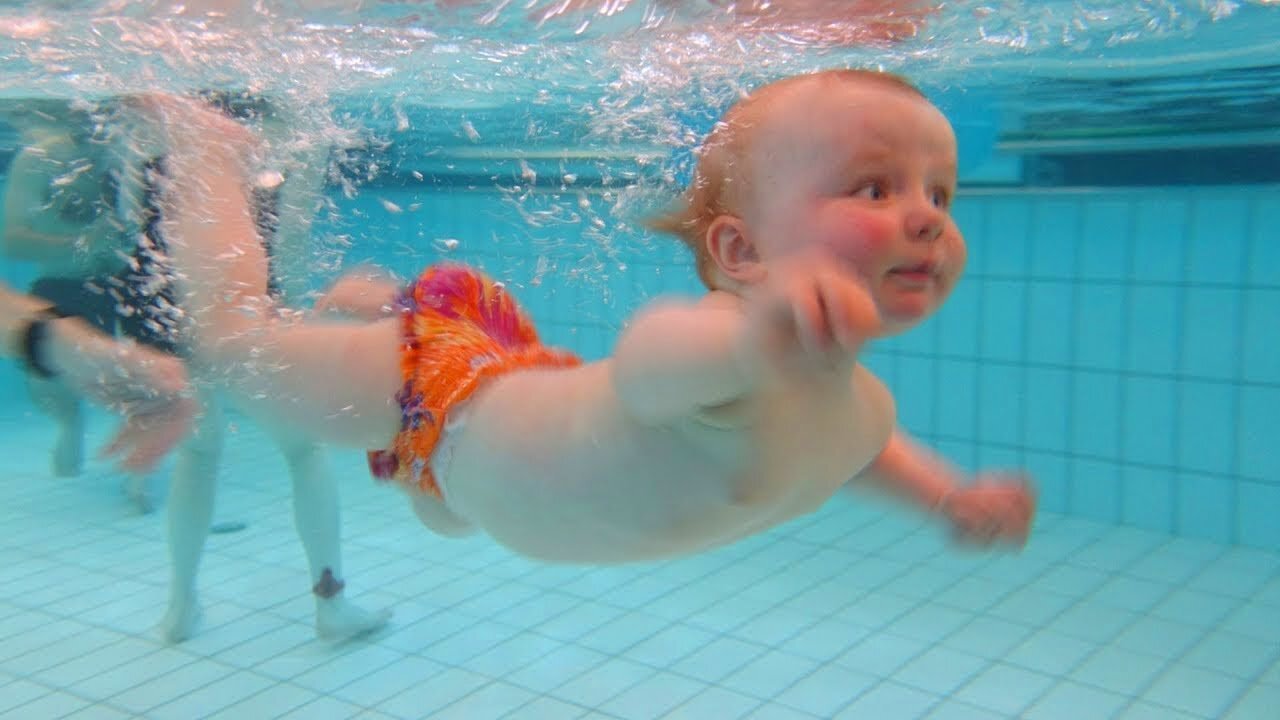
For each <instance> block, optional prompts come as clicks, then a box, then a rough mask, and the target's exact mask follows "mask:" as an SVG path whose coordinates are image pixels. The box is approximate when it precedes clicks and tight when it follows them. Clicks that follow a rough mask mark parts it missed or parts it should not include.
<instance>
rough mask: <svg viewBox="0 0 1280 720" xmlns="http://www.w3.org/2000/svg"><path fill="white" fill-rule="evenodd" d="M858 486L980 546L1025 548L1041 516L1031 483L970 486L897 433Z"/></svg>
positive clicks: (996, 481) (992, 481) (993, 481)
mask: <svg viewBox="0 0 1280 720" xmlns="http://www.w3.org/2000/svg"><path fill="white" fill-rule="evenodd" d="M851 484H852V485H855V486H857V485H870V486H873V487H876V488H878V489H881V490H884V491H886V492H888V493H889V494H890V495H893V496H895V497H897V498H899V499H901V500H904V501H906V502H907V503H909V504H911V505H913V506H915V507H917V508H919V509H921V510H922V511H924V512H927V513H930V514H938V515H941V516H943V517H944V518H946V520H947V522H948V523H950V525H951V526H952V529H953V531H954V533H955V535H956V537H957V539H958V540H960V541H962V542H966V543H970V544H975V545H990V544H992V543H995V542H1007V543H1011V544H1014V545H1019V546H1021V545H1023V544H1025V543H1026V541H1027V535H1028V534H1029V532H1030V529H1031V522H1032V520H1033V519H1034V517H1035V510H1036V498H1035V493H1034V492H1033V491H1032V489H1031V487H1030V486H1029V485H1028V484H1027V482H1026V480H1025V478H1021V477H1016V478H1013V481H1010V479H1009V478H999V477H991V476H987V477H984V478H981V479H979V481H978V482H976V483H974V484H971V485H966V484H965V483H964V480H963V475H962V473H961V472H960V471H959V470H957V469H956V468H954V467H952V466H951V465H950V464H949V463H947V462H946V461H945V460H943V459H941V458H939V457H938V456H936V455H934V454H933V453H931V452H929V451H928V450H926V449H925V448H923V447H920V446H919V445H917V444H916V443H915V442H913V441H912V440H911V439H910V438H909V437H908V436H907V435H906V433H904V432H903V431H902V430H900V429H899V430H894V432H893V434H892V435H891V436H890V438H889V443H888V444H887V445H886V446H885V449H884V450H883V451H882V452H881V453H880V455H879V457H877V458H876V459H875V461H873V462H872V463H871V465H870V466H869V467H868V468H866V469H865V470H863V471H862V472H861V473H860V474H859V475H858V476H857V477H856V478H854V480H853V482H852V483H851Z"/></svg>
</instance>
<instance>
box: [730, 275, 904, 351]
mask: <svg viewBox="0 0 1280 720" xmlns="http://www.w3.org/2000/svg"><path fill="white" fill-rule="evenodd" d="M769 272H770V274H769V277H768V279H767V280H766V281H765V282H764V284H763V285H762V286H761V287H759V288H758V289H757V290H756V294H755V297H754V298H752V300H751V302H750V305H749V308H750V309H749V311H748V312H749V318H750V323H751V326H752V336H753V337H752V339H753V341H754V342H755V343H757V348H756V349H757V350H758V351H760V352H762V353H763V354H764V355H765V356H766V357H767V358H768V359H769V360H770V361H773V362H777V363H780V364H782V365H784V366H792V367H800V368H818V367H839V366H841V365H843V364H844V362H842V361H851V360H853V359H854V358H855V357H856V356H857V354H858V352H859V351H860V350H861V349H862V345H863V343H864V342H866V341H867V340H868V339H869V338H871V337H873V336H875V335H876V334H878V332H879V330H880V313H879V311H878V310H877V309H876V306H875V302H874V301H873V300H872V299H871V295H870V293H868V292H867V288H866V286H865V285H864V284H863V283H862V280H861V279H859V278H858V277H857V276H856V275H854V274H853V273H851V272H849V271H847V270H845V269H844V268H842V267H840V266H839V265H838V264H836V263H835V262H834V261H832V260H830V259H829V258H827V257H825V256H822V255H814V256H812V257H808V258H804V259H794V260H791V261H789V262H788V263H787V264H785V265H780V266H779V267H776V268H771V269H770V271H769Z"/></svg>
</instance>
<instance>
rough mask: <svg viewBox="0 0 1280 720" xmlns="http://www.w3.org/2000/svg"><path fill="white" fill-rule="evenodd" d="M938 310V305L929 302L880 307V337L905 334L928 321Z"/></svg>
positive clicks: (899, 303)
mask: <svg viewBox="0 0 1280 720" xmlns="http://www.w3.org/2000/svg"><path fill="white" fill-rule="evenodd" d="M936 310H937V304H936V303H928V302H919V301H917V302H910V303H904V302H895V303H893V304H892V305H891V306H889V307H886V306H885V305H883V304H882V305H880V330H881V331H880V335H881V336H891V335H899V334H901V333H904V332H906V331H908V330H910V329H911V328H913V327H915V326H917V325H919V324H920V323H922V322H924V321H925V320H927V319H928V318H929V317H930V316H932V315H933V313H934V312H935V311H936Z"/></svg>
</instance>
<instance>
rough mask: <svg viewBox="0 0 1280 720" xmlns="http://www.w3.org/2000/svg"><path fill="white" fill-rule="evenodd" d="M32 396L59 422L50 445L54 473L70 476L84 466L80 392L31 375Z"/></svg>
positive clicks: (43, 410) (44, 411)
mask: <svg viewBox="0 0 1280 720" xmlns="http://www.w3.org/2000/svg"><path fill="white" fill-rule="evenodd" d="M27 388H28V390H29V391H30V393H31V400H32V402H34V403H35V406H36V407H37V408H39V409H40V410H41V411H42V412H43V413H44V414H46V415H48V416H49V417H50V418H52V419H53V421H54V422H55V423H56V424H57V426H58V439H57V440H56V441H55V444H54V446H53V457H52V458H51V460H52V463H51V464H52V466H53V474H54V476H56V477H73V476H75V475H79V474H80V470H81V469H82V468H83V467H84V414H83V411H82V408H81V402H80V396H79V395H77V394H76V393H75V391H74V390H72V389H71V388H70V387H68V386H67V385H66V384H65V383H62V382H59V381H58V380H56V379H54V380H42V379H40V378H36V377H34V376H33V377H31V378H30V381H29V382H28V384H27Z"/></svg>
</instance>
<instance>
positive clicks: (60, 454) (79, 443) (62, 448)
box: [52, 427, 84, 477]
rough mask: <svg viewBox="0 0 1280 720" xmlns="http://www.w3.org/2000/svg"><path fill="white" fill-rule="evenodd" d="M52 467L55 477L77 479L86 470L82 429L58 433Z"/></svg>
mask: <svg viewBox="0 0 1280 720" xmlns="http://www.w3.org/2000/svg"><path fill="white" fill-rule="evenodd" d="M52 465H53V474H54V476H55V477H75V476H76V475H79V474H80V471H81V470H82V469H84V435H83V434H82V433H81V431H80V428H78V427H77V428H75V430H74V432H73V431H71V430H67V431H64V432H60V433H58V441H57V442H56V443H55V444H54V446H53V457H52Z"/></svg>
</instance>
